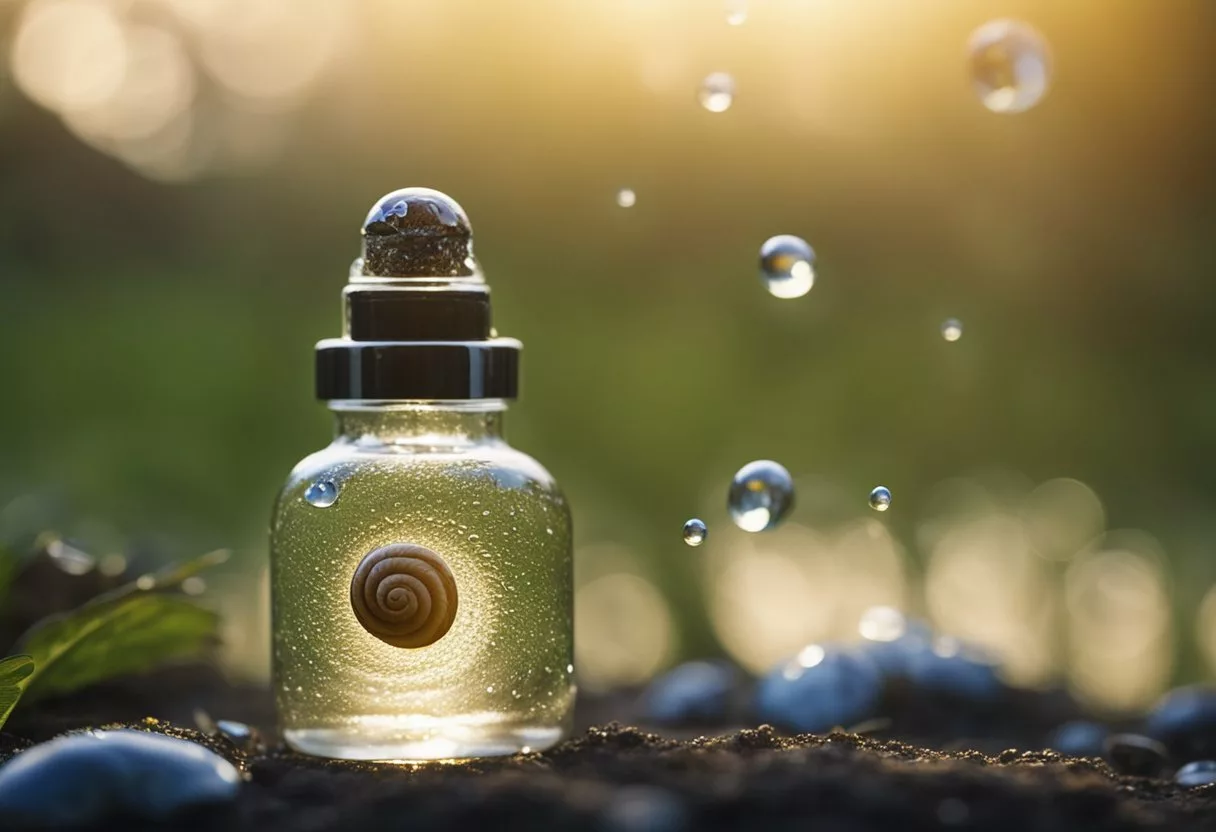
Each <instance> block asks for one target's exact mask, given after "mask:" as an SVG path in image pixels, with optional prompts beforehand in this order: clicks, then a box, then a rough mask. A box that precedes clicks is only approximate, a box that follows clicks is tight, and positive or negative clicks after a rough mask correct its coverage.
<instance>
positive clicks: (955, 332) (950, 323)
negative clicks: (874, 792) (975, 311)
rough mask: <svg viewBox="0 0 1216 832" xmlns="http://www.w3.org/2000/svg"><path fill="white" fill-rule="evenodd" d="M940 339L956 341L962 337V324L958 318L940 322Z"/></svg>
mask: <svg viewBox="0 0 1216 832" xmlns="http://www.w3.org/2000/svg"><path fill="white" fill-rule="evenodd" d="M942 337H943V338H945V339H946V340H947V341H957V340H958V339H959V338H962V337H963V322H962V321H960V320H959V319H958V318H947V319H946V320H944V321H942Z"/></svg>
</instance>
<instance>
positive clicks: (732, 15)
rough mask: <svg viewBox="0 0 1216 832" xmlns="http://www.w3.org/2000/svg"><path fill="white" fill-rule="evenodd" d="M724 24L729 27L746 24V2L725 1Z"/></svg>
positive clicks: (745, 0) (742, 0)
mask: <svg viewBox="0 0 1216 832" xmlns="http://www.w3.org/2000/svg"><path fill="white" fill-rule="evenodd" d="M726 22H727V23H728V24H730V25H731V26H742V25H743V24H744V23H746V22H747V0H726Z"/></svg>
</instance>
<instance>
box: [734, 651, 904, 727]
mask: <svg viewBox="0 0 1216 832" xmlns="http://www.w3.org/2000/svg"><path fill="white" fill-rule="evenodd" d="M882 686H883V679H882V672H881V671H880V670H879V669H878V665H876V664H875V663H874V660H873V659H871V658H870V657H869V656H867V655H866V654H865V652H863V651H861V650H855V649H847V648H842V647H835V646H831V645H827V646H819V645H811V646H809V647H807V648H805V649H804V650H802V652H800V653H799V654H798V655H797V656H795V657H793V658H791V659H790V660H789V661H788V662H785V663H784V664H781V665H779V666H778V667H776V668H774V669H773V670H772V671H771V672H770V673H769V674H768V675H767V676H765V677H764V678H763V679H761V680H760V683H759V685H758V686H757V688H756V699H755V710H756V716H757V717H758V718H759V720H760V721H761V722H771V723H773V724H774V725H780V726H783V727H786V728H791V729H793V730H795V731H799V732H804V733H816V732H823V731H830V730H832V729H833V728H846V729H847V728H849V727H851V726H853V725H857V724H858V723H860V722H864V721H865V720H867V719H870V718H872V717H873V716H874V715H875V708H876V707H877V705H878V701H879V697H880V695H881V694H882Z"/></svg>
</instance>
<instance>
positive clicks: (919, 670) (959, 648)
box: [907, 639, 1003, 700]
mask: <svg viewBox="0 0 1216 832" xmlns="http://www.w3.org/2000/svg"><path fill="white" fill-rule="evenodd" d="M907 674H908V679H909V680H910V681H911V682H912V684H914V685H916V687H918V688H920V689H921V690H924V691H927V692H929V693H940V694H947V695H950V696H958V697H962V698H966V699H974V700H987V699H994V698H996V697H997V696H998V695H999V694H1000V692H1001V688H1002V687H1003V686H1002V685H1001V680H1000V678H999V677H998V676H997V665H996V663H995V662H993V661H991V660H989V659H988V658H987V657H986V656H983V655H981V654H980V653H978V652H977V651H974V650H972V649H970V648H968V647H966V646H964V645H960V644H958V643H957V642H955V641H953V640H952V639H939V640H938V641H937V643H935V644H934V645H933V647H932V649H929V650H918V651H916V652H914V653H912V654H910V656H909V658H908V667H907Z"/></svg>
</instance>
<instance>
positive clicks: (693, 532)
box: [684, 517, 709, 546]
mask: <svg viewBox="0 0 1216 832" xmlns="http://www.w3.org/2000/svg"><path fill="white" fill-rule="evenodd" d="M708 536H709V527H708V526H706V525H705V521H703V520H700V519H698V518H696V517H694V518H692V519H691V520H689V521H688V522H687V523H685V524H684V542H685V543H687V544H688V545H689V546H700V545H701V544H702V543H704V542H705V538H706V537H708Z"/></svg>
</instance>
